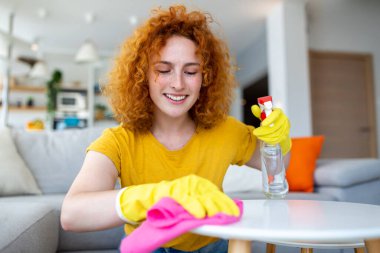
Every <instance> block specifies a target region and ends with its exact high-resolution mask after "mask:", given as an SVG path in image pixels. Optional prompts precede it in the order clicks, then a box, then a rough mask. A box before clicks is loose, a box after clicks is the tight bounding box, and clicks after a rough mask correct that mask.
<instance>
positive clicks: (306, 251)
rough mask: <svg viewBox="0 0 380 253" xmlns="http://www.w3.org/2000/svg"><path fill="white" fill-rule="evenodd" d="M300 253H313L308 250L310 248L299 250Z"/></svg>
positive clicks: (311, 250)
mask: <svg viewBox="0 0 380 253" xmlns="http://www.w3.org/2000/svg"><path fill="white" fill-rule="evenodd" d="M301 253H313V249H310V248H301Z"/></svg>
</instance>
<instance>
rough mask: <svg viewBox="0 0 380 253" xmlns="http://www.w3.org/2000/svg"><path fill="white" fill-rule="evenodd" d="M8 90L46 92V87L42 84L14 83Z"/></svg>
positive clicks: (0, 87)
mask: <svg viewBox="0 0 380 253" xmlns="http://www.w3.org/2000/svg"><path fill="white" fill-rule="evenodd" d="M2 89H3V87H2V86H0V90H2ZM10 91H20V92H38V93H44V92H46V88H45V87H43V86H28V85H15V86H12V87H10Z"/></svg>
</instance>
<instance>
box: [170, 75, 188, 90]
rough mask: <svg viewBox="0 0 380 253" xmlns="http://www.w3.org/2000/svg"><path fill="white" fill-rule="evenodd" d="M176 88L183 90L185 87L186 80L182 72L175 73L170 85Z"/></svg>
mask: <svg viewBox="0 0 380 253" xmlns="http://www.w3.org/2000/svg"><path fill="white" fill-rule="evenodd" d="M170 86H171V87H172V88H173V89H175V90H182V89H183V88H184V87H185V81H184V80H183V77H182V75H181V74H175V75H174V78H173V79H172V81H171V85H170Z"/></svg>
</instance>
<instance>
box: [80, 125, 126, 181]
mask: <svg viewBox="0 0 380 253" xmlns="http://www.w3.org/2000/svg"><path fill="white" fill-rule="evenodd" d="M90 150H91V151H96V152H99V153H102V154H104V155H106V156H107V157H108V158H109V159H111V161H112V162H113V164H114V165H115V167H116V169H117V171H118V173H119V175H120V167H121V158H120V157H121V156H120V143H119V141H118V138H117V137H116V135H115V132H114V130H113V129H112V128H108V129H105V130H104V131H103V133H102V135H101V136H100V137H99V138H98V139H96V140H95V141H93V142H92V143H91V144H90V145H89V146H88V147H87V149H86V152H88V151H90Z"/></svg>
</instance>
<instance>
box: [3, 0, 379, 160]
mask: <svg viewBox="0 0 380 253" xmlns="http://www.w3.org/2000/svg"><path fill="white" fill-rule="evenodd" d="M176 3H183V4H185V5H186V6H187V7H188V8H189V9H201V10H204V11H207V12H209V13H210V14H211V15H212V16H213V17H214V19H215V21H216V23H215V24H214V26H213V29H214V31H215V32H216V33H217V34H218V35H219V36H220V37H221V38H223V39H224V40H226V41H227V43H228V45H229V48H230V50H231V55H232V56H233V57H234V59H235V61H236V63H237V65H238V67H239V71H238V72H237V73H236V77H237V80H238V82H239V84H240V87H239V88H238V89H237V90H236V98H235V102H234V105H233V107H232V109H231V115H233V116H234V117H236V118H238V119H239V120H241V121H244V122H246V123H248V124H253V125H256V126H257V125H258V124H259V122H257V121H255V119H254V117H253V116H251V113H250V107H251V105H252V104H254V103H256V100H257V97H260V96H264V95H268V94H269V95H272V96H273V99H274V103H275V106H278V107H281V108H282V109H283V110H284V111H285V113H286V114H287V115H288V116H289V118H290V121H291V123H292V130H291V131H292V132H291V135H292V137H297V136H311V135H325V137H326V139H325V144H324V149H323V154H322V155H321V156H322V157H378V154H379V151H378V148H377V146H378V143H379V140H380V139H379V138H380V137H379V136H378V134H377V132H378V129H379V127H378V126H380V124H379V123H378V120H379V119H380V115H379V112H380V110H379V109H380V100H379V99H378V98H379V97H380V96H379V95H380V88H379V85H380V60H379V59H380V45H379V43H378V41H379V39H380V32H379V27H380V16H379V15H378V13H379V12H380V2H379V1H376V0H362V1H357V0H334V1H331V0H309V1H308V0H235V1H229V0H218V1H216V0H192V1H170V0H160V1H158V0H157V1H153V0H148V1H125V0H112V1H104V0H76V1H73V0H69V1H60V0H0V85H1V86H0V87H1V88H0V89H1V94H2V95H1V98H0V101H1V115H0V121H1V124H2V125H9V126H11V127H14V128H25V129H29V130H41V129H44V130H64V129H67V128H84V129H85V128H87V127H107V126H112V125H116V124H117V123H116V122H115V121H114V120H113V118H112V113H111V111H110V108H109V107H108V105H107V101H106V99H105V98H104V97H103V96H101V93H100V89H101V85H102V84H104V83H106V76H107V72H108V71H109V69H110V68H111V66H112V60H113V58H114V56H115V55H116V54H117V53H118V50H119V46H120V44H121V43H122V42H123V41H124V40H125V38H127V37H128V36H129V35H131V34H132V32H133V30H134V29H135V28H136V27H137V26H138V25H139V24H141V23H142V22H144V20H145V19H146V18H147V17H149V14H150V11H151V10H152V9H153V8H155V7H159V6H162V7H167V6H169V5H171V4H176Z"/></svg>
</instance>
